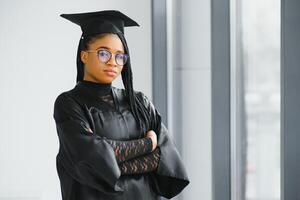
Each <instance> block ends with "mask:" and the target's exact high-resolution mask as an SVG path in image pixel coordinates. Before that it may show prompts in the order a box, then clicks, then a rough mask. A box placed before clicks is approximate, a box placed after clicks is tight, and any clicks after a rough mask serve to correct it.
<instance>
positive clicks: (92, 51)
mask: <svg viewBox="0 0 300 200" xmlns="http://www.w3.org/2000/svg"><path fill="white" fill-rule="evenodd" d="M100 51H106V52H108V53H109V59H108V60H107V61H106V62H103V61H102V60H101V59H100V55H99V52H100ZM84 52H87V53H97V56H98V59H99V61H100V62H101V63H105V64H107V63H108V61H110V59H111V58H112V56H113V54H114V59H115V62H116V64H117V65H118V66H124V65H125V64H126V63H127V61H128V58H129V55H128V54H126V53H116V54H115V53H112V52H110V51H109V50H107V49H97V50H86V51H84ZM120 54H121V55H123V56H125V57H126V61H125V63H124V64H122V65H120V64H119V63H118V61H117V59H116V56H117V55H120Z"/></svg>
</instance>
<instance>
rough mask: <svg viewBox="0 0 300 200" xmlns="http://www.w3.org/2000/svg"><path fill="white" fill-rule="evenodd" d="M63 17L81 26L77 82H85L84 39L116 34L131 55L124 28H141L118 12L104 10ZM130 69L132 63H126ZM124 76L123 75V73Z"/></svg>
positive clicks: (63, 15) (62, 15)
mask: <svg viewBox="0 0 300 200" xmlns="http://www.w3.org/2000/svg"><path fill="white" fill-rule="evenodd" d="M60 16H61V17H63V18H65V19H67V20H69V21H71V22H73V23H75V24H77V25H79V26H80V27H81V30H82V35H81V37H80V40H79V45H78V50H77V82H78V81H80V80H83V73H84V70H83V67H84V66H83V65H84V64H83V63H82V61H81V58H80V52H81V49H82V43H83V39H84V38H85V37H86V36H91V35H97V34H102V33H114V34H117V35H118V36H119V38H120V39H121V42H122V43H123V46H124V49H125V53H127V54H128V55H129V52H128V47H127V43H126V40H125V37H124V27H129V26H139V24H138V23H137V22H135V21H134V20H133V19H131V18H129V17H128V16H126V15H125V14H123V13H121V12H120V11H118V10H103V11H97V12H86V13H73V14H61V15H60ZM128 67H130V61H129V60H128V61H127V63H126V68H128ZM122 76H123V73H122Z"/></svg>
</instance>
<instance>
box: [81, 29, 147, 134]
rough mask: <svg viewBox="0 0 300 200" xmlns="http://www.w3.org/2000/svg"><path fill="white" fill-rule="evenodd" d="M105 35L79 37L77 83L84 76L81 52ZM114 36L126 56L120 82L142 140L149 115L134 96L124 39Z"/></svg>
mask: <svg viewBox="0 0 300 200" xmlns="http://www.w3.org/2000/svg"><path fill="white" fill-rule="evenodd" d="M107 34H111V33H101V34H95V35H88V36H82V37H81V39H80V41H79V46H78V50H77V79H76V81H77V82H79V81H81V80H83V75H84V63H83V62H82V61H81V58H80V53H81V50H87V49H88V47H89V44H91V43H93V42H94V41H95V40H97V39H100V38H102V37H104V36H105V35H107ZM115 34H116V35H117V36H118V37H119V38H120V40H121V42H122V44H123V47H124V51H125V53H126V54H127V55H128V60H127V62H126V64H125V65H124V67H123V69H122V72H121V75H122V81H123V85H124V88H125V94H126V100H127V102H128V103H129V106H130V110H131V112H132V114H133V116H134V118H135V120H136V122H137V124H138V127H139V130H140V133H141V134H140V137H141V138H142V137H144V133H145V132H146V131H148V130H150V129H151V126H152V125H151V119H150V113H149V111H148V110H147V108H146V107H145V105H144V104H143V99H141V98H140V97H139V96H138V95H136V93H135V91H134V89H133V81H132V80H133V77H132V70H131V64H130V56H129V49H128V46H127V42H126V39H125V37H124V35H123V34H122V33H115ZM143 122H144V123H143ZM144 125H145V127H144Z"/></svg>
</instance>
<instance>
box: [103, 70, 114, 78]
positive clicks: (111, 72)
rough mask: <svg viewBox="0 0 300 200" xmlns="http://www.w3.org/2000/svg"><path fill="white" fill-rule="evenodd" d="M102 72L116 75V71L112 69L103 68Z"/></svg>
mask: <svg viewBox="0 0 300 200" xmlns="http://www.w3.org/2000/svg"><path fill="white" fill-rule="evenodd" d="M104 72H105V73H106V74H107V75H108V76H116V75H117V72H116V71H114V70H109V69H107V70H104Z"/></svg>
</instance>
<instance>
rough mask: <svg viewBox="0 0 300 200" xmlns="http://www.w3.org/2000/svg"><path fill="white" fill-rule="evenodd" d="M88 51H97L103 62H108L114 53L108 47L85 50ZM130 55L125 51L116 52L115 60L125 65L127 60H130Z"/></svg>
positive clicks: (118, 63) (120, 64)
mask: <svg viewBox="0 0 300 200" xmlns="http://www.w3.org/2000/svg"><path fill="white" fill-rule="evenodd" d="M85 52H88V53H97V54H98V58H99V60H100V62H102V63H107V62H108V61H109V60H110V59H111V57H112V53H111V52H110V51H108V50H106V49H99V50H97V51H91V50H90V51H85ZM128 57H129V56H128V55H127V54H124V53H116V54H115V61H116V63H117V65H119V66H122V65H125V64H126V62H127V60H128Z"/></svg>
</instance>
